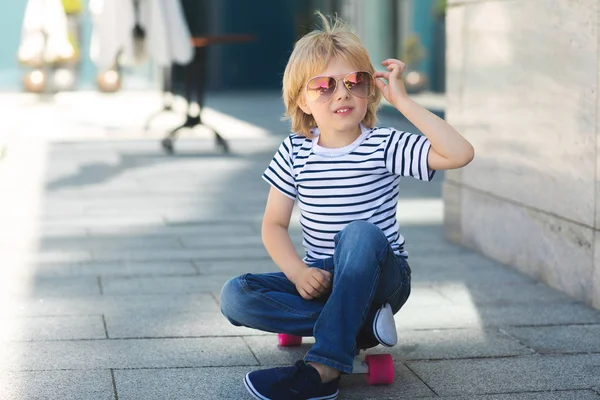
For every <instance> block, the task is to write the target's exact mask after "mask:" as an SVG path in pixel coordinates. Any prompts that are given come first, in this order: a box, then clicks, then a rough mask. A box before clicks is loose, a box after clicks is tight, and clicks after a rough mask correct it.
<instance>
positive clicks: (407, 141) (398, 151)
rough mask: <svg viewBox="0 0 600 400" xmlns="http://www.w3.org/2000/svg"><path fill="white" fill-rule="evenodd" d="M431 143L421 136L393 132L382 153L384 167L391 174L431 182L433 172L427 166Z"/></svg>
mask: <svg viewBox="0 0 600 400" xmlns="http://www.w3.org/2000/svg"><path fill="white" fill-rule="evenodd" d="M430 148H431V143H430V142H429V139H427V137H425V136H423V135H417V134H415V133H408V132H398V131H395V130H393V131H392V133H391V134H390V137H389V138H388V142H387V145H386V148H385V152H384V159H385V166H386V168H387V170H388V171H390V172H391V173H392V174H395V175H400V176H412V177H413V178H416V179H419V180H422V181H431V180H432V179H433V176H434V175H435V171H434V170H432V169H430V168H429V166H428V164H427V157H428V155H429V149H430Z"/></svg>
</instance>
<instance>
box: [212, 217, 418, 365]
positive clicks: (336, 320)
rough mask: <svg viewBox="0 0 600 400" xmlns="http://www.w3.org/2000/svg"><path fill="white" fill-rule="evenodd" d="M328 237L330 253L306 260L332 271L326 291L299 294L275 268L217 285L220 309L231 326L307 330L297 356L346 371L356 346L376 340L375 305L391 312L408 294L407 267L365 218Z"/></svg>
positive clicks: (298, 333) (302, 333)
mask: <svg viewBox="0 0 600 400" xmlns="http://www.w3.org/2000/svg"><path fill="white" fill-rule="evenodd" d="M334 242H335V251H334V256H333V257H331V258H327V259H324V260H320V261H318V262H317V263H315V264H312V265H311V267H316V268H321V269H324V270H326V271H329V272H331V274H332V275H333V281H332V283H333V284H332V290H331V292H330V293H329V294H328V295H326V296H323V297H320V298H317V299H313V300H306V299H304V298H302V297H301V296H300V294H299V293H298V291H297V290H296V286H295V285H294V284H293V283H292V282H291V281H290V280H288V279H287V277H286V276H285V275H284V274H283V273H282V272H277V273H267V274H244V275H241V276H239V277H236V278H233V279H230V280H229V281H227V282H226V283H225V285H224V286H223V289H222V291H221V312H222V313H223V315H224V316H225V317H226V318H227V319H228V320H229V321H230V322H231V323H232V324H234V325H237V326H247V327H250V328H255V329H259V330H261V331H267V332H275V333H287V334H290V335H296V336H314V338H315V345H314V346H313V348H312V349H311V350H309V351H308V353H307V354H306V356H305V358H304V360H305V361H307V362H317V363H320V364H324V365H327V366H330V367H333V368H336V369H338V370H340V371H342V372H345V373H350V372H352V362H353V359H354V356H355V355H356V354H357V349H361V348H368V347H373V346H375V345H377V341H376V340H374V336H373V334H372V324H373V319H374V316H375V313H376V312H377V310H378V309H379V307H380V306H381V305H382V304H385V303H389V304H390V305H391V307H392V311H393V313H394V314H395V313H397V312H398V310H400V308H401V307H402V306H403V305H404V303H405V302H406V300H407V299H408V296H409V295H410V280H411V277H410V275H411V272H410V267H409V266H408V263H407V261H406V259H405V258H403V257H400V256H397V255H396V254H394V253H393V252H392V250H391V248H390V245H389V242H388V240H387V238H386V237H385V235H384V233H383V232H382V231H381V229H379V228H378V227H377V226H375V225H373V224H371V223H368V222H364V221H355V222H352V223H350V224H348V225H347V226H346V228H344V229H343V230H342V231H341V232H339V233H338V234H337V235H336V236H335V239H334Z"/></svg>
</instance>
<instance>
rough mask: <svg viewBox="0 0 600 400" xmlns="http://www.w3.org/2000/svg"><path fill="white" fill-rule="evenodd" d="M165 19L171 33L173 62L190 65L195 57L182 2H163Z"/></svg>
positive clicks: (166, 0)
mask: <svg viewBox="0 0 600 400" xmlns="http://www.w3.org/2000/svg"><path fill="white" fill-rule="evenodd" d="M162 2H163V4H164V5H165V7H164V19H165V25H166V26H167V31H168V33H169V48H170V49H171V60H172V61H173V62H174V63H176V64H180V65H186V64H189V63H190V62H191V61H192V58H193V57H194V46H193V44H192V35H191V33H190V29H189V27H188V24H187V21H186V20H185V15H184V13H183V7H182V6H181V1H180V0H162Z"/></svg>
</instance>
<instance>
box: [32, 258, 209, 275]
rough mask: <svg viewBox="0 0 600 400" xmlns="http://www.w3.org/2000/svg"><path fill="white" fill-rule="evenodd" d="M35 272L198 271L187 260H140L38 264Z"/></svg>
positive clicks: (184, 272)
mask: <svg viewBox="0 0 600 400" xmlns="http://www.w3.org/2000/svg"><path fill="white" fill-rule="evenodd" d="M35 274H36V276H37V277H39V278H58V277H81V276H94V277H96V276H102V277H112V276H121V277H136V276H138V277H139V276H174V275H186V276H189V275H197V274H198V271H197V269H196V268H194V265H193V264H192V263H191V262H186V261H183V262H181V261H158V262H152V261H140V262H127V261H125V262H120V261H114V262H85V263H51V264H41V265H38V266H37V268H36V270H35Z"/></svg>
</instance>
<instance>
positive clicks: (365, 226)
mask: <svg viewBox="0 0 600 400" xmlns="http://www.w3.org/2000/svg"><path fill="white" fill-rule="evenodd" d="M335 241H336V245H349V246H351V247H352V248H354V249H363V250H373V251H375V252H376V253H377V255H380V254H381V253H382V252H383V251H384V250H385V249H386V248H387V246H388V240H387V237H386V236H385V234H384V233H383V231H382V230H381V229H380V228H379V227H378V226H377V225H375V224H372V223H370V222H367V221H353V222H351V223H349V224H348V225H346V227H345V228H344V229H342V230H341V231H340V232H339V233H338V234H337V235H336V236H335Z"/></svg>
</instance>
